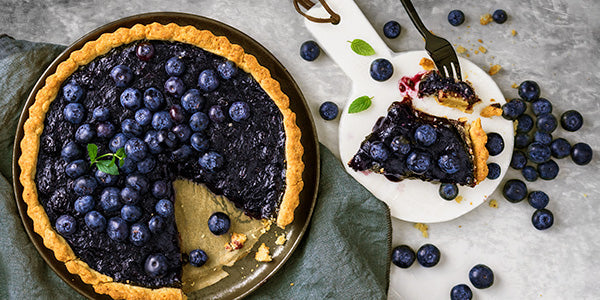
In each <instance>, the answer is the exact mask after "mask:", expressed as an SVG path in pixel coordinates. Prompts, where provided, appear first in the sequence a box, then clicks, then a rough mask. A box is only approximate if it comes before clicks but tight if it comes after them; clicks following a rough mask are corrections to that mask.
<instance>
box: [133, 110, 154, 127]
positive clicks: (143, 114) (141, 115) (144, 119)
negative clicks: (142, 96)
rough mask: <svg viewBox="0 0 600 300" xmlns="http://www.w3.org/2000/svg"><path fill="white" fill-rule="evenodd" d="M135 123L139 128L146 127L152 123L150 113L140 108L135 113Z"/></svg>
mask: <svg viewBox="0 0 600 300" xmlns="http://www.w3.org/2000/svg"><path fill="white" fill-rule="evenodd" d="M134 118H135V121H136V122H137V123H138V124H140V125H141V126H146V125H148V124H150V122H152V112H150V110H149V109H147V108H145V107H144V108H140V109H138V110H137V111H136V112H135V116H134Z"/></svg>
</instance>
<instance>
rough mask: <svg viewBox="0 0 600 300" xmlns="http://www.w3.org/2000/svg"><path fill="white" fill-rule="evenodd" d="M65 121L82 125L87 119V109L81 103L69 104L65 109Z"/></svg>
mask: <svg viewBox="0 0 600 300" xmlns="http://www.w3.org/2000/svg"><path fill="white" fill-rule="evenodd" d="M63 116H64V118H65V121H67V122H69V123H72V124H80V123H81V122H82V121H83V119H84V118H85V108H84V107H83V105H81V104H80V103H69V104H67V105H65V108H64V109H63Z"/></svg>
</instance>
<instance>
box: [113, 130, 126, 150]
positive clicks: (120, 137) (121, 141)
mask: <svg viewBox="0 0 600 300" xmlns="http://www.w3.org/2000/svg"><path fill="white" fill-rule="evenodd" d="M127 140H128V139H127V137H126V136H125V135H124V134H122V133H117V134H116V135H115V136H114V137H113V138H112V139H111V140H110V142H109V143H108V148H109V149H110V151H112V152H113V153H116V152H117V151H118V150H119V149H121V148H123V147H125V144H126V143H127Z"/></svg>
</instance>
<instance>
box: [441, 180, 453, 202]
mask: <svg viewBox="0 0 600 300" xmlns="http://www.w3.org/2000/svg"><path fill="white" fill-rule="evenodd" d="M439 194H440V197H442V198H444V200H448V201H450V200H454V199H455V198H456V196H458V186H457V185H456V184H454V183H442V184H441V185H440V190H439Z"/></svg>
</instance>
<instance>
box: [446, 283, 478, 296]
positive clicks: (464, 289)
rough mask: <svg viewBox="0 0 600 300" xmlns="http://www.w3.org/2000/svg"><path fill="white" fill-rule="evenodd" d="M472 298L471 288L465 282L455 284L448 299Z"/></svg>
mask: <svg viewBox="0 0 600 300" xmlns="http://www.w3.org/2000/svg"><path fill="white" fill-rule="evenodd" d="M471 299H473V292H472V291H471V288H470V287H469V286H468V285H466V284H458V285H455V286H454V287H453V288H452V290H451V291H450V300H471Z"/></svg>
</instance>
